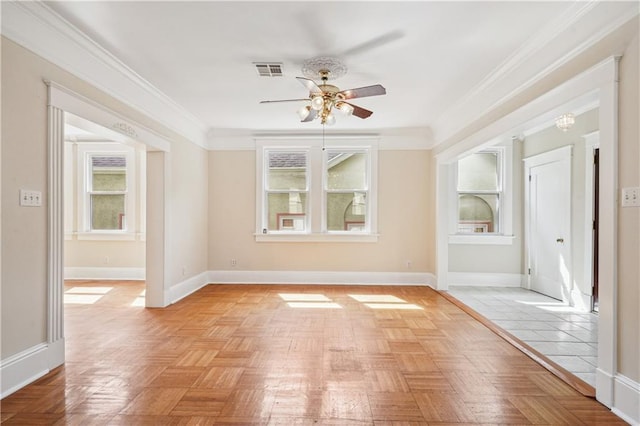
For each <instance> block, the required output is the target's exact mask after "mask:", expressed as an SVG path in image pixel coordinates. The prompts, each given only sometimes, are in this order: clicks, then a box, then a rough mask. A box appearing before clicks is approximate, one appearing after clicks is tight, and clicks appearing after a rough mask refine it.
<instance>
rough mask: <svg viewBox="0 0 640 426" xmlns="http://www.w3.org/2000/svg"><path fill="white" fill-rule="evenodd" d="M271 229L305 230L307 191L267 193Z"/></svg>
mask: <svg viewBox="0 0 640 426" xmlns="http://www.w3.org/2000/svg"><path fill="white" fill-rule="evenodd" d="M267 203H268V209H269V210H268V214H269V230H270V231H273V230H279V231H304V230H305V229H306V216H305V212H306V211H307V194H306V193H305V192H289V193H270V194H267Z"/></svg>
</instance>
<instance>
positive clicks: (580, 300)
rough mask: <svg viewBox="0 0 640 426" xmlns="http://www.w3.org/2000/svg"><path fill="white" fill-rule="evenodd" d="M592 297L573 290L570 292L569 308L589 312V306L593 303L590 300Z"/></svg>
mask: <svg viewBox="0 0 640 426" xmlns="http://www.w3.org/2000/svg"><path fill="white" fill-rule="evenodd" d="M591 299H592V296H591V295H589V294H584V293H583V292H581V291H580V290H578V289H576V288H574V289H573V290H571V306H573V307H574V308H576V309H579V310H580V312H586V313H588V312H591V305H592V303H593V301H592V300H591Z"/></svg>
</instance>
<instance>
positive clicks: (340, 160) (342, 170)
mask: <svg viewBox="0 0 640 426" xmlns="http://www.w3.org/2000/svg"><path fill="white" fill-rule="evenodd" d="M327 156H328V157H327V168H328V171H327V189H329V190H332V189H338V190H339V189H367V154H366V153H362V152H361V153H350V152H340V151H329V152H328V153H327Z"/></svg>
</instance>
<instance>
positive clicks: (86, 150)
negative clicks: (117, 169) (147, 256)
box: [72, 141, 138, 241]
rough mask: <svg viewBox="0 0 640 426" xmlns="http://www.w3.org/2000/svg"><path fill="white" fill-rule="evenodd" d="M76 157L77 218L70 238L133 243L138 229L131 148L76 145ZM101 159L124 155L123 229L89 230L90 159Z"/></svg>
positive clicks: (107, 143)
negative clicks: (125, 187) (101, 156)
mask: <svg viewBox="0 0 640 426" xmlns="http://www.w3.org/2000/svg"><path fill="white" fill-rule="evenodd" d="M75 145H76V149H77V153H76V158H77V161H76V163H77V172H76V173H77V175H76V176H77V183H76V185H77V186H76V195H77V206H76V208H77V216H76V223H75V225H76V229H75V230H74V231H73V233H72V235H75V236H76V238H77V239H78V240H127V241H130V240H135V239H136V235H137V234H136V228H137V223H136V222H137V219H136V218H137V216H136V196H137V185H138V182H137V176H136V153H135V149H134V148H133V147H131V146H128V145H125V144H122V143H116V142H107V141H105V142H78V143H76V144H75ZM100 155H124V156H125V158H126V175H127V189H126V191H123V192H124V194H125V212H126V215H127V219H128V220H126V222H125V223H126V227H125V229H122V230H120V229H116V230H106V229H99V230H93V229H91V194H92V192H91V191H89V179H90V173H91V166H90V159H91V158H92V157H94V156H100Z"/></svg>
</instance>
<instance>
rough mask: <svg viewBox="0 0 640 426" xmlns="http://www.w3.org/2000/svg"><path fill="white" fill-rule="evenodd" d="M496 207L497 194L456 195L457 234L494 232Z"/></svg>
mask: <svg viewBox="0 0 640 426" xmlns="http://www.w3.org/2000/svg"><path fill="white" fill-rule="evenodd" d="M498 206H499V196H498V195H497V194H475V195H473V194H462V195H458V232H464V233H478V232H496V230H497V229H498V217H499V215H498Z"/></svg>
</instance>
